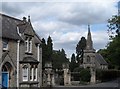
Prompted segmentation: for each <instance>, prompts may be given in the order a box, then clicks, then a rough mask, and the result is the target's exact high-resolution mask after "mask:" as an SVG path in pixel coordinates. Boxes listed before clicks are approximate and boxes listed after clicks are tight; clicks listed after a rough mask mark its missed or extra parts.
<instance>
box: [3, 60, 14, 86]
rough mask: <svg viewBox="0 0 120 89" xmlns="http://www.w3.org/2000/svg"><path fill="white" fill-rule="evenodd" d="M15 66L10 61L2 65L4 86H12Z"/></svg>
mask: <svg viewBox="0 0 120 89" xmlns="http://www.w3.org/2000/svg"><path fill="white" fill-rule="evenodd" d="M12 71H13V68H12V65H11V64H10V63H9V62H6V63H5V64H4V65H3V66H2V86H3V87H9V86H10V82H11V81H10V79H11V74H12Z"/></svg>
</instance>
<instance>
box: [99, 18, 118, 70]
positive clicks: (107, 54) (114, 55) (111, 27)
mask: <svg viewBox="0 0 120 89" xmlns="http://www.w3.org/2000/svg"><path fill="white" fill-rule="evenodd" d="M108 32H109V33H111V34H109V37H110V39H111V41H110V42H109V43H108V45H107V48H106V49H104V50H102V51H100V52H101V53H102V55H103V56H104V58H105V59H107V62H108V63H109V68H114V67H115V68H117V69H120V16H113V17H112V18H111V19H109V20H108ZM113 34H114V35H113Z"/></svg>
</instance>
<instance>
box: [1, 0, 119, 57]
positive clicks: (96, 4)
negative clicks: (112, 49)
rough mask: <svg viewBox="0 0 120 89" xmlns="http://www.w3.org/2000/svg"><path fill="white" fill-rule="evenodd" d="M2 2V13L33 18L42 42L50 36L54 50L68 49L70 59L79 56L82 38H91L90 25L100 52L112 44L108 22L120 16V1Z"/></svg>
mask: <svg viewBox="0 0 120 89" xmlns="http://www.w3.org/2000/svg"><path fill="white" fill-rule="evenodd" d="M35 1H36V0H34V2H33V1H32V2H28V1H27V2H1V3H2V4H1V5H2V9H1V10H0V12H2V13H4V14H7V15H9V16H12V17H15V18H18V19H22V17H24V16H26V17H28V15H30V17H31V22H32V25H33V27H34V30H36V32H37V33H38V35H39V36H40V37H41V38H45V39H47V37H48V36H49V35H50V36H51V37H52V40H53V44H54V49H55V50H58V49H62V48H64V49H65V51H66V54H67V57H70V56H71V54H72V53H75V48H76V45H77V43H78V41H79V40H80V39H81V37H82V36H84V37H86V36H87V31H88V30H87V25H88V24H90V25H91V26H90V27H91V33H92V39H93V43H94V48H95V49H96V50H98V49H102V48H105V46H106V44H107V43H108V34H107V26H106V25H107V20H108V19H109V18H111V16H112V15H115V14H117V11H118V9H117V2H118V0H103V1H102V0H85V1H84V2H83V0H79V1H78V0H77V1H76V0H74V1H72V0H71V1H66V0H64V1H57V0H56V1H55V0H54V1H52V2H50V1H39V2H38V1H37V2H35Z"/></svg>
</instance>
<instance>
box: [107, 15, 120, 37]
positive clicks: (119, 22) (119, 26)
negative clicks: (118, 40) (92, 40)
mask: <svg viewBox="0 0 120 89" xmlns="http://www.w3.org/2000/svg"><path fill="white" fill-rule="evenodd" d="M107 26H108V33H109V37H110V38H111V39H112V38H113V37H114V36H113V34H115V33H117V35H119V36H120V16H117V15H115V16H113V17H112V18H111V19H109V20H108V25H107Z"/></svg>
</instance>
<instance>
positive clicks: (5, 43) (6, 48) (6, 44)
mask: <svg viewBox="0 0 120 89" xmlns="http://www.w3.org/2000/svg"><path fill="white" fill-rule="evenodd" d="M2 43H3V50H8V40H5V39H3V40H2Z"/></svg>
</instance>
